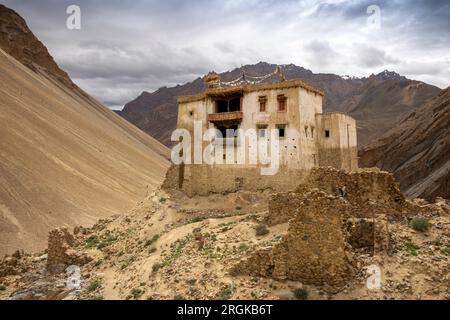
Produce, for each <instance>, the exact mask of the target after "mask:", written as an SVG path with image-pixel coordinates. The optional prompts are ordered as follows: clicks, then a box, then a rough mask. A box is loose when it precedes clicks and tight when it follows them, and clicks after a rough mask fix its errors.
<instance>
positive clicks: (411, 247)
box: [405, 242, 420, 256]
mask: <svg viewBox="0 0 450 320" xmlns="http://www.w3.org/2000/svg"><path fill="white" fill-rule="evenodd" d="M405 249H406V251H408V253H409V254H410V255H412V256H417V255H418V252H417V250H419V249H420V248H419V246H418V245H416V244H415V243H412V242H408V243H406V244H405Z"/></svg>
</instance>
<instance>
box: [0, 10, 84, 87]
mask: <svg viewBox="0 0 450 320" xmlns="http://www.w3.org/2000/svg"><path fill="white" fill-rule="evenodd" d="M0 48H1V49H2V50H3V51H5V52H6V53H8V54H9V55H11V56H12V57H14V58H15V59H16V60H18V61H20V62H21V63H22V64H24V65H25V66H27V67H28V68H30V69H31V70H33V71H37V70H38V69H40V70H41V71H44V72H45V73H47V74H48V75H51V76H52V77H54V78H55V79H56V80H58V81H59V82H61V83H63V84H64V85H65V86H67V87H68V88H72V89H74V88H78V87H77V86H76V85H75V84H74V83H73V82H72V80H71V79H70V77H69V75H68V74H67V73H66V72H65V71H63V70H61V69H60V68H59V67H58V65H57V64H56V62H55V60H54V59H53V57H52V56H51V55H50V53H49V52H48V50H47V48H46V47H45V45H44V44H43V43H42V42H41V41H39V39H38V38H36V36H35V35H34V34H33V32H31V30H30V29H29V28H28V26H27V24H26V22H25V20H24V19H23V18H22V17H21V16H19V15H18V14H17V13H16V12H15V11H14V10H11V9H9V8H7V7H5V6H4V5H2V4H0Z"/></svg>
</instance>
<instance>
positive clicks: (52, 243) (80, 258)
mask: <svg viewBox="0 0 450 320" xmlns="http://www.w3.org/2000/svg"><path fill="white" fill-rule="evenodd" d="M75 244H76V242H75V238H74V236H73V235H72V234H71V233H70V232H69V231H68V230H67V228H59V229H55V230H52V231H51V232H50V233H49V236H48V253H47V255H48V258H47V270H49V271H50V272H61V271H63V270H64V269H65V268H66V267H68V266H71V265H76V266H82V265H84V264H86V263H88V262H89V261H91V260H92V259H91V258H89V257H88V256H87V255H86V254H85V253H81V252H78V251H76V250H75V249H74V246H75Z"/></svg>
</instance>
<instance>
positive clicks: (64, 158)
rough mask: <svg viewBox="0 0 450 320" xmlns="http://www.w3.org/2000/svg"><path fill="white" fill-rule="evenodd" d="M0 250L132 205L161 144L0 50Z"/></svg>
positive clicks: (155, 165)
mask: <svg viewBox="0 0 450 320" xmlns="http://www.w3.org/2000/svg"><path fill="white" fill-rule="evenodd" d="M0 70H1V72H0V136H1V139H0V254H2V253H5V252H12V251H13V250H15V249H17V248H24V249H27V250H38V249H42V248H43V247H44V246H45V242H46V239H47V234H48V232H49V230H51V229H52V228H54V227H57V226H61V225H68V226H73V225H78V224H90V223H93V222H94V221H96V220H97V219H98V218H100V217H105V216H108V215H111V214H113V213H119V212H123V211H125V210H128V209H130V208H131V207H133V206H134V204H135V203H136V202H137V201H138V200H139V199H141V198H142V197H143V196H145V192H146V188H147V186H150V187H153V186H156V185H157V184H159V183H160V182H161V181H162V179H163V176H164V172H165V170H166V168H167V165H168V161H167V154H168V151H167V149H166V148H165V147H164V146H162V145H161V144H160V143H159V142H157V141H155V140H153V139H152V138H150V137H148V136H147V135H145V134H144V133H143V132H141V131H139V130H138V129H137V128H135V127H134V126H132V125H131V124H129V123H127V122H125V121H124V120H123V119H121V118H120V117H118V116H117V115H115V114H114V113H113V112H111V111H110V110H108V109H107V108H106V107H104V106H103V105H101V104H100V103H99V102H97V101H95V100H94V99H92V98H90V97H89V96H87V95H85V94H84V95H80V94H79V92H78V90H76V91H74V90H72V89H69V88H68V87H67V86H66V85H65V84H64V83H62V82H60V81H58V80H55V79H54V78H52V77H51V76H50V75H49V74H48V73H46V72H42V70H40V69H36V72H33V71H31V69H28V68H26V67H25V66H24V65H22V64H21V63H19V62H18V61H17V60H15V59H14V58H12V57H11V56H9V55H8V54H7V53H5V52H4V51H3V50H0Z"/></svg>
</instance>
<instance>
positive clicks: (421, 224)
mask: <svg viewBox="0 0 450 320" xmlns="http://www.w3.org/2000/svg"><path fill="white" fill-rule="evenodd" d="M411 227H412V228H413V229H414V230H416V231H419V232H426V231H428V230H429V229H430V227H431V223H430V221H428V219H425V218H414V219H413V220H412V221H411Z"/></svg>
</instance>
